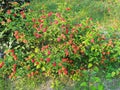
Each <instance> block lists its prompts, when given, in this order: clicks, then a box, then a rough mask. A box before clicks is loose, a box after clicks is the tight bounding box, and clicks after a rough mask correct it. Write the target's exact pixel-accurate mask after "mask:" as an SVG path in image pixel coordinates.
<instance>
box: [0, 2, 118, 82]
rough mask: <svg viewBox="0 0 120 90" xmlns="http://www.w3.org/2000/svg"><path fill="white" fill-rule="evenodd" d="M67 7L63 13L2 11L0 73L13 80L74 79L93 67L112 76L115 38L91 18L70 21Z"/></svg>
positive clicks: (114, 61) (116, 62) (114, 63)
mask: <svg viewBox="0 0 120 90" xmlns="http://www.w3.org/2000/svg"><path fill="white" fill-rule="evenodd" d="M26 5H28V4H25V5H24V6H26ZM71 9H72V8H70V7H64V8H62V10H63V11H62V12H63V13H61V12H59V9H58V12H52V11H50V12H47V11H46V10H40V11H39V12H40V14H39V16H38V17H36V16H34V11H33V10H30V9H27V10H25V9H24V8H23V9H21V8H20V9H19V8H14V9H9V10H7V11H6V12H5V13H3V14H2V15H4V16H5V20H4V19H0V22H1V25H2V27H1V28H2V34H1V37H2V39H3V40H4V39H5V37H4V35H5V36H7V40H8V42H6V43H8V45H6V46H5V47H4V49H5V52H4V53H5V56H4V59H0V72H1V73H0V76H1V77H4V76H7V77H8V78H10V79H12V78H13V79H14V78H16V77H18V76H21V77H22V76H27V77H29V78H30V77H34V76H35V75H39V74H42V75H45V76H49V77H51V76H52V77H56V76H58V77H59V76H70V77H71V78H72V79H74V80H76V77H77V76H83V75H84V71H87V70H92V69H94V68H95V67H97V68H98V69H100V70H104V71H107V72H109V73H111V72H112V76H115V74H116V72H113V71H114V69H113V68H117V67H115V65H119V62H120V60H119V55H120V52H119V45H120V43H119V38H116V37H111V36H110V37H109V33H108V34H103V33H101V31H100V30H99V28H97V27H98V26H97V24H96V23H94V22H93V21H92V18H86V19H83V20H80V21H79V22H80V23H78V22H76V23H74V22H73V21H75V19H74V17H72V16H71V15H70V14H71V13H72V12H71ZM114 73H115V74H114ZM118 74H119V72H117V74H116V75H118Z"/></svg>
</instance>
